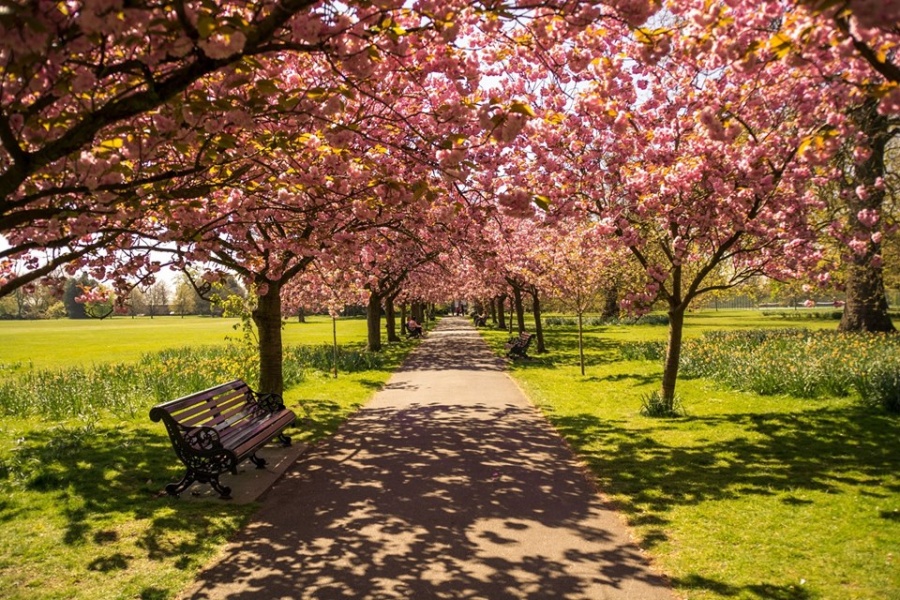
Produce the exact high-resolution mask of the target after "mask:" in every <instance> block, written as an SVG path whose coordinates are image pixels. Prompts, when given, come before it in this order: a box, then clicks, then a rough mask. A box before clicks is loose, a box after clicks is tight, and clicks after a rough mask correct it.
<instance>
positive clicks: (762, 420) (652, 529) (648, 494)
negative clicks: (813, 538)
mask: <svg viewBox="0 0 900 600" xmlns="http://www.w3.org/2000/svg"><path fill="white" fill-rule="evenodd" d="M548 418H549V419H550V420H551V422H552V423H553V424H554V425H555V426H556V428H557V429H558V430H559V431H560V432H561V433H562V434H563V435H564V436H565V437H566V438H567V439H568V440H569V442H570V443H571V444H572V446H573V447H574V448H575V449H576V451H577V452H578V453H579V454H580V456H581V457H582V459H583V460H585V461H586V463H587V464H588V465H589V467H590V469H591V470H592V471H593V472H594V473H595V474H596V475H597V476H598V478H599V480H600V485H601V488H602V489H604V490H605V491H607V492H609V493H611V494H614V495H615V496H616V498H617V501H616V505H617V507H618V508H619V509H620V510H622V511H623V512H624V513H626V514H627V516H628V519H629V521H630V522H631V523H632V524H633V525H635V526H640V527H642V528H643V532H642V535H643V539H642V545H643V546H644V547H647V548H652V547H653V546H655V545H657V544H659V543H660V542H663V541H666V540H667V536H666V530H667V528H668V519H667V517H666V515H667V514H669V512H670V511H671V510H673V508H677V507H679V506H693V505H698V504H700V503H704V502H715V501H721V500H729V499H734V498H739V497H747V496H759V497H771V496H774V495H779V494H783V493H784V492H787V491H790V492H791V493H790V494H789V495H787V496H786V497H784V498H783V499H782V501H783V502H784V503H785V504H788V505H791V506H800V505H807V504H810V503H812V501H811V500H808V499H803V498H802V496H803V492H804V491H809V492H825V493H829V494H840V493H847V491H848V488H849V489H855V490H859V491H860V492H863V491H864V488H866V487H871V486H882V487H883V488H885V489H888V490H891V491H892V492H896V491H898V490H897V489H896V487H897V486H896V485H895V484H894V483H893V481H895V479H894V478H895V477H896V475H895V474H896V473H897V472H898V471H900V443H898V440H897V437H896V435H894V432H896V427H897V424H898V420H897V418H896V417H893V416H889V415H884V414H876V413H871V412H867V411H866V410H865V409H863V408H860V407H854V406H851V407H838V408H834V407H825V408H820V409H817V410H809V411H804V412H800V413H767V414H752V413H745V414H731V415H716V416H708V417H686V418H682V419H677V420H674V421H667V422H665V423H659V424H658V425H652V426H651V427H650V428H649V429H647V430H644V431H641V430H634V429H628V428H626V427H625V426H624V424H623V423H622V422H617V421H614V420H608V419H602V418H600V417H598V416H596V415H593V414H577V415H571V416H565V415H559V414H556V413H552V412H551V413H549V414H548ZM721 427H730V428H733V429H734V430H735V431H736V432H737V433H736V437H734V438H732V439H729V440H718V439H716V440H711V439H709V438H707V439H704V437H703V431H706V430H714V429H717V428H721ZM670 428H679V429H685V430H687V429H690V430H691V431H692V432H696V434H695V435H693V436H692V437H693V442H692V443H691V445H687V446H674V445H666V444H665V443H662V442H660V441H657V440H656V439H655V438H654V437H653V434H654V432H655V431H659V430H660V429H670ZM742 430H743V431H745V432H746V434H744V435H741V433H740V432H741V431H742ZM710 437H712V436H710ZM798 496H800V497H799V498H798ZM879 516H880V517H881V518H882V519H885V523H886V525H887V523H888V522H896V521H898V520H900V514H898V513H896V512H890V513H887V514H886V513H884V511H883V512H882V514H880V515H879ZM674 583H675V584H676V587H678V588H681V589H691V588H696V589H704V590H709V591H712V592H715V593H717V594H719V595H720V596H723V597H732V596H733V597H741V598H745V597H754V598H765V599H784V600H805V599H807V598H809V597H810V596H809V595H808V594H809V593H808V592H807V591H806V589H805V588H802V587H799V586H794V585H787V586H777V585H773V584H771V583H765V584H762V585H752V586H732V585H729V584H727V583H723V582H719V581H715V580H710V579H706V578H704V577H701V576H700V575H696V574H694V575H691V576H690V577H688V578H684V579H682V580H678V579H676V580H675V581H674Z"/></svg>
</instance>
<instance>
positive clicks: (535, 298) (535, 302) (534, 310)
mask: <svg viewBox="0 0 900 600" xmlns="http://www.w3.org/2000/svg"><path fill="white" fill-rule="evenodd" d="M529 293H530V294H531V314H532V315H534V335H535V337H536V338H537V348H536V351H537V353H538V354H541V353H543V352H546V351H547V347H546V346H544V327H543V325H542V324H541V300H540V294H539V293H538V289H537V288H536V287H532V288H531V291H530V292H529Z"/></svg>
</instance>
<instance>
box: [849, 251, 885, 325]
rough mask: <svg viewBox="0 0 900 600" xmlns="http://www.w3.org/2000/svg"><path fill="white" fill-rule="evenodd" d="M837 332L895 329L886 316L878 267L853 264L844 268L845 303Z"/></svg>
mask: <svg viewBox="0 0 900 600" xmlns="http://www.w3.org/2000/svg"><path fill="white" fill-rule="evenodd" d="M838 329H839V330H840V331H887V332H893V331H896V329H895V328H894V324H893V322H891V317H890V315H888V304H887V298H886V297H885V293H884V278H883V273H882V269H881V267H878V268H875V267H873V266H872V265H871V264H857V263H856V261H855V260H854V261H853V264H851V265H850V266H849V268H848V269H847V304H846V305H845V306H844V314H843V315H841V322H840V325H838Z"/></svg>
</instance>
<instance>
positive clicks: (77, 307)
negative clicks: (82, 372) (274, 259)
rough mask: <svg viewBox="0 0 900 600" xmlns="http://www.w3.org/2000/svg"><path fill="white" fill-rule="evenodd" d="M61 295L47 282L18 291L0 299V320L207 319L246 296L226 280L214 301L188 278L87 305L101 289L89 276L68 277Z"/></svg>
mask: <svg viewBox="0 0 900 600" xmlns="http://www.w3.org/2000/svg"><path fill="white" fill-rule="evenodd" d="M62 281H63V283H62V292H61V293H60V290H59V289H58V287H56V286H51V285H48V284H50V283H57V281H56V280H48V281H47V283H48V284H47V285H45V284H44V282H43V281H38V282H37V283H35V284H32V285H29V286H27V287H26V288H19V289H17V290H15V291H14V292H12V293H10V294H8V295H6V296H4V297H3V298H0V318H2V319H60V318H69V319H88V318H95V319H105V318H107V317H109V316H111V315H113V314H116V313H117V312H118V313H119V314H125V315H128V316H131V317H136V316H149V317H150V318H153V317H155V316H158V315H181V316H184V315H206V316H222V314H223V308H222V307H223V301H225V300H227V299H228V298H229V297H230V296H237V297H239V298H243V297H245V296H246V290H244V289H243V288H242V287H241V286H240V284H239V283H238V282H237V281H236V280H235V279H234V278H233V277H229V278H226V279H225V281H224V284H223V285H222V286H221V288H220V289H218V290H217V292H216V296H217V297H216V298H215V299H214V300H213V301H210V300H207V299H205V298H202V297H201V296H200V295H199V294H197V292H196V290H195V289H194V288H193V286H191V285H190V282H189V281H188V279H187V278H186V277H182V278H179V279H177V280H175V281H174V282H172V283H171V284H170V283H169V282H167V281H166V280H159V281H156V282H155V283H153V284H151V285H149V286H146V287H143V288H141V287H134V288H132V289H131V290H130V292H129V294H128V296H127V297H125V298H123V299H119V298H117V297H115V296H112V297H110V298H107V299H103V300H100V301H88V300H87V299H86V298H85V297H84V296H85V292H86V291H87V292H90V291H92V290H94V289H95V288H97V287H98V286H101V285H102V284H101V283H100V282H97V281H95V280H93V279H91V278H89V277H87V276H81V277H77V278H76V277H69V278H66V279H64V280H62Z"/></svg>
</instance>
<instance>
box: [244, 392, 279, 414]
mask: <svg viewBox="0 0 900 600" xmlns="http://www.w3.org/2000/svg"><path fill="white" fill-rule="evenodd" d="M251 393H252V394H253V401H254V402H255V403H256V405H257V406H258V407H259V408H260V409H262V410H264V411H266V412H268V413H274V412H278V411H279V410H283V409H284V399H283V398H282V397H281V394H274V393H265V394H264V393H260V392H251Z"/></svg>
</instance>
